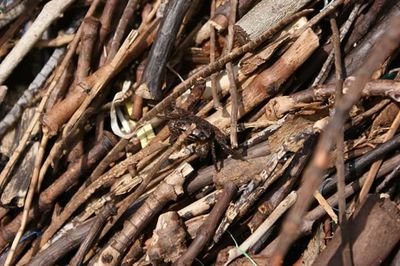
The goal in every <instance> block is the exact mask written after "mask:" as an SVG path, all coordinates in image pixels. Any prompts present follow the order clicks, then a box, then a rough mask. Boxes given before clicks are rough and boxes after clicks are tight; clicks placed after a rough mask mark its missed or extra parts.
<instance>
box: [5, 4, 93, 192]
mask: <svg viewBox="0 0 400 266" xmlns="http://www.w3.org/2000/svg"><path fill="white" fill-rule="evenodd" d="M99 3H100V0H95V1H93V2H92V5H91V6H90V8H89V10H88V12H87V14H86V17H88V16H91V15H92V14H93V13H94V11H95V9H96V7H97V5H98V4H99ZM81 32H82V27H79V29H78V31H77V33H76V34H75V37H74V40H73V41H72V42H71V43H70V46H69V48H68V52H67V53H66V55H65V57H64V59H63V60H62V62H61V64H60V66H59V67H58V69H57V71H56V72H55V74H54V77H53V79H52V81H51V83H50V85H49V87H48V89H47V91H46V94H45V95H44V96H43V98H42V100H41V102H40V104H39V106H38V107H37V109H36V112H35V115H34V116H33V118H32V121H31V123H30V124H29V126H28V128H27V130H26V131H25V133H24V135H23V136H22V138H21V140H20V142H19V144H18V147H17V148H16V149H15V151H14V153H13V155H12V156H11V158H10V160H9V161H8V162H7V164H6V166H5V167H4V168H3V171H2V172H1V173H0V187H1V186H3V185H4V182H5V180H6V178H7V177H8V174H9V173H10V171H11V170H12V168H13V167H14V165H15V163H16V162H17V160H18V158H19V156H20V155H21V153H22V152H23V150H24V148H25V145H26V143H27V141H28V139H29V137H30V135H31V132H32V131H33V129H34V128H35V126H36V123H37V122H38V121H39V119H40V116H41V114H42V112H43V110H44V108H45V106H46V103H47V100H48V98H49V97H50V95H51V93H52V92H53V90H54V89H55V88H56V86H57V83H58V81H59V80H60V78H61V76H62V75H63V73H64V71H65V69H66V68H67V67H68V65H69V63H70V60H71V58H72V57H73V56H74V54H75V50H76V47H77V46H78V43H79V39H80V35H81Z"/></svg>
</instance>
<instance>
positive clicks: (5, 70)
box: [0, 0, 75, 84]
mask: <svg viewBox="0 0 400 266" xmlns="http://www.w3.org/2000/svg"><path fill="white" fill-rule="evenodd" d="M74 1H75V0H52V1H50V2H48V3H47V4H46V5H45V6H44V7H43V9H42V11H41V12H40V14H39V15H38V17H37V18H36V20H35V21H34V22H33V23H32V26H31V27H30V28H29V30H28V31H27V32H26V33H25V34H24V35H23V36H22V38H21V39H20V40H19V42H18V43H17V44H16V45H15V46H14V48H13V49H12V50H11V52H10V53H9V54H8V55H7V56H6V58H4V60H3V61H2V62H1V64H0V84H3V83H4V81H6V79H7V78H8V77H9V76H10V74H11V73H12V72H13V71H14V69H15V68H16V67H17V65H18V64H19V63H20V62H21V61H22V59H23V58H24V57H25V55H26V54H27V53H28V52H29V51H30V50H31V48H32V47H33V46H34V45H35V43H36V42H37V41H38V40H39V39H40V37H41V36H42V33H43V32H44V31H45V30H46V29H47V28H48V27H49V26H50V24H51V23H53V22H54V21H55V20H56V19H58V18H59V17H60V16H61V15H62V13H63V12H64V11H65V10H66V9H67V8H68V7H69V5H71V4H72V3H73V2H74Z"/></svg>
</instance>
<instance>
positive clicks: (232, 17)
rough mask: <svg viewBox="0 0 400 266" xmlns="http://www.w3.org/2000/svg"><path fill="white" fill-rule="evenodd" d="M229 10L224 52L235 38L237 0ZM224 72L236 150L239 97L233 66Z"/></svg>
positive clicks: (228, 66) (232, 143) (231, 46)
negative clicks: (227, 86) (226, 75)
mask: <svg viewBox="0 0 400 266" xmlns="http://www.w3.org/2000/svg"><path fill="white" fill-rule="evenodd" d="M230 4H231V8H230V14H229V26H228V37H227V39H228V41H227V45H226V50H227V52H230V51H231V50H232V49H233V40H234V38H235V35H234V34H235V31H234V28H233V27H234V25H235V22H236V12H237V5H238V1H237V0H231V1H230ZM226 72H227V74H228V77H229V92H230V94H231V134H230V138H231V146H232V148H237V147H238V146H239V145H238V139H237V120H238V112H239V95H238V89H237V85H236V78H235V74H234V72H233V66H232V63H231V62H229V63H227V64H226Z"/></svg>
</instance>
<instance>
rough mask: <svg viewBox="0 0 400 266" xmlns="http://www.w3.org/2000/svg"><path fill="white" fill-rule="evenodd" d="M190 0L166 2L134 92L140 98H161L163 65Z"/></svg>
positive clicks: (165, 62)
mask: <svg viewBox="0 0 400 266" xmlns="http://www.w3.org/2000/svg"><path fill="white" fill-rule="evenodd" d="M191 2H192V1H191V0H172V1H170V2H168V7H167V10H166V12H165V15H164V18H163V20H162V21H161V25H160V28H159V30H158V33H157V37H156V40H155V42H154V44H153V46H152V47H151V50H150V55H149V59H148V61H147V65H146V67H145V69H144V71H143V75H142V79H141V80H140V86H139V87H138V88H137V90H136V92H135V93H136V94H138V95H139V96H141V97H142V98H145V99H153V100H154V99H155V100H160V99H161V97H162V91H161V85H162V83H163V73H164V71H165V66H166V64H167V60H168V58H169V56H170V54H171V51H172V48H173V45H174V42H175V38H176V34H177V33H178V30H179V26H180V25H181V23H182V20H183V17H184V16H185V13H186V11H187V10H188V8H189V6H190V4H191Z"/></svg>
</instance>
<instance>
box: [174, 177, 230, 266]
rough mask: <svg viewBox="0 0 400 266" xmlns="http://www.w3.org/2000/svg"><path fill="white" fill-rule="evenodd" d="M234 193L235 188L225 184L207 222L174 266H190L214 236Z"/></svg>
mask: <svg viewBox="0 0 400 266" xmlns="http://www.w3.org/2000/svg"><path fill="white" fill-rule="evenodd" d="M236 191H237V186H236V185H235V184H234V183H228V184H226V186H225V187H224V191H223V192H222V193H221V194H220V198H219V200H218V201H217V203H216V204H215V206H214V208H213V209H212V211H211V212H210V215H209V216H208V217H207V220H206V221H205V222H204V223H203V225H202V226H201V227H200V228H199V231H198V232H197V234H196V238H195V239H194V240H193V242H192V244H191V245H190V246H189V248H188V250H187V251H186V253H184V254H183V255H182V256H181V257H180V258H179V260H178V261H177V262H176V263H175V264H176V265H179V266H184V265H192V263H193V261H194V259H195V258H196V257H197V255H198V254H200V252H201V251H202V250H203V249H204V247H205V246H206V245H207V243H208V242H209V241H210V240H211V238H212V236H213V235H214V232H215V229H216V228H217V226H218V224H219V222H220V221H221V219H222V217H223V215H224V213H225V210H226V208H227V207H228V205H229V203H230V202H231V200H232V198H233V197H234V196H235V194H236Z"/></svg>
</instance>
